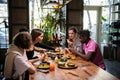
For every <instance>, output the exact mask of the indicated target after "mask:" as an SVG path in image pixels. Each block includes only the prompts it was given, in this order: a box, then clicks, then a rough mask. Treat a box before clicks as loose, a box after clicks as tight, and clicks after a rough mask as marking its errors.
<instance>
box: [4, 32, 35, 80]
mask: <svg viewBox="0 0 120 80" xmlns="http://www.w3.org/2000/svg"><path fill="white" fill-rule="evenodd" d="M29 48H31V49H32V48H33V47H32V38H31V35H30V34H29V33H26V32H19V33H17V34H16V35H15V36H14V38H13V42H12V44H11V45H10V46H9V48H8V50H7V53H6V59H5V67H4V76H5V78H6V80H7V79H8V80H24V78H25V76H24V75H25V72H26V71H28V72H29V73H30V74H34V73H35V72H36V68H35V67H34V66H33V65H32V63H31V62H29V61H28V59H27V56H26V50H27V49H29Z"/></svg>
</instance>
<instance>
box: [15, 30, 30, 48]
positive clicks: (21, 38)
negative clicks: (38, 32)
mask: <svg viewBox="0 0 120 80" xmlns="http://www.w3.org/2000/svg"><path fill="white" fill-rule="evenodd" d="M13 44H15V45H16V46H18V47H20V48H22V49H29V48H30V46H31V45H32V38H31V35H30V34H29V33H26V32H19V33H17V34H16V35H15V36H14V37H13Z"/></svg>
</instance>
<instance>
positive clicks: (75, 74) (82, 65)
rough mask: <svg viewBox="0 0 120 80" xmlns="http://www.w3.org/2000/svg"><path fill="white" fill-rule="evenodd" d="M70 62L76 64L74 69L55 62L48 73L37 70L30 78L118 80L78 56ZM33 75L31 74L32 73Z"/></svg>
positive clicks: (41, 79)
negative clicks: (52, 68) (61, 66)
mask: <svg viewBox="0 0 120 80" xmlns="http://www.w3.org/2000/svg"><path fill="white" fill-rule="evenodd" d="M70 62H72V63H75V64H76V65H78V67H77V68H76V69H61V68H58V66H57V64H56V63H55V70H54V71H50V72H49V73H43V72H40V71H37V72H36V74H35V75H34V79H32V80H69V79H70V80H119V79H118V78H116V77H115V76H113V75H112V74H110V73H108V72H107V71H105V70H103V69H101V68H99V67H98V66H96V65H94V64H93V63H92V62H90V61H85V60H83V59H81V58H80V57H77V58H76V59H75V60H70ZM32 77H33V75H32Z"/></svg>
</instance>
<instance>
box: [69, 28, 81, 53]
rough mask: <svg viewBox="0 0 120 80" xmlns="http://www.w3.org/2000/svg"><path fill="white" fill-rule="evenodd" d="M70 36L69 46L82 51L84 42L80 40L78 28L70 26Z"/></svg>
mask: <svg viewBox="0 0 120 80" xmlns="http://www.w3.org/2000/svg"><path fill="white" fill-rule="evenodd" d="M68 37H69V39H67V43H68V47H70V48H74V49H75V50H77V51H79V52H82V43H81V42H80V39H79V37H78V35H77V29H76V28H75V27H70V28H69V29H68Z"/></svg>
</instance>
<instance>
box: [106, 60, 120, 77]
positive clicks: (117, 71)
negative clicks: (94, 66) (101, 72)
mask: <svg viewBox="0 0 120 80" xmlns="http://www.w3.org/2000/svg"><path fill="white" fill-rule="evenodd" d="M104 62H105V65H106V68H107V69H106V71H108V72H109V73H111V74H112V75H114V76H116V77H117V78H119V79H120V62H119V61H115V60H108V59H104Z"/></svg>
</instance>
